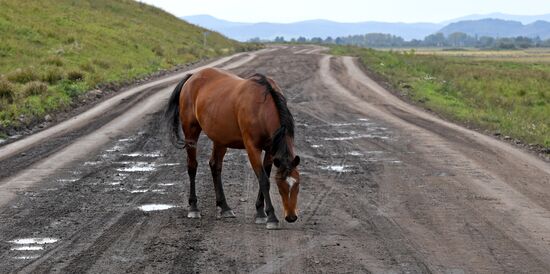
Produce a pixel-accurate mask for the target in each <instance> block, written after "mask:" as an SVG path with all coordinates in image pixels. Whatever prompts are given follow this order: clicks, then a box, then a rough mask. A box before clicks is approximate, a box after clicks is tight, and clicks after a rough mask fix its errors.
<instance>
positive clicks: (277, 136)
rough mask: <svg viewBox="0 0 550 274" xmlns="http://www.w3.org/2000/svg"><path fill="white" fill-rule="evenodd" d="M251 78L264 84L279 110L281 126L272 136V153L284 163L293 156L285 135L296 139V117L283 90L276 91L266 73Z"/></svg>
mask: <svg viewBox="0 0 550 274" xmlns="http://www.w3.org/2000/svg"><path fill="white" fill-rule="evenodd" d="M249 79H250V80H252V81H254V82H255V83H257V84H260V85H262V86H264V87H265V88H266V90H267V91H268V92H269V94H270V95H271V97H272V98H273V101H274V102H275V107H276V108H277V111H278V112H279V121H280V123H281V127H280V128H279V129H277V131H275V133H274V134H273V136H272V137H271V142H272V145H271V155H273V156H274V157H275V158H276V159H279V160H282V161H283V163H284V162H286V161H288V159H290V157H292V155H291V154H290V148H289V147H288V143H287V142H286V140H285V139H286V138H285V137H287V136H288V137H290V138H292V139H294V117H292V114H291V113H290V110H288V106H287V104H286V98H285V97H284V95H283V94H282V93H281V92H278V91H276V90H275V89H274V88H273V86H271V84H270V83H269V81H268V80H267V77H266V76H265V75H263V74H259V73H256V74H254V75H252V76H251V77H250V78H249ZM290 160H292V159H290Z"/></svg>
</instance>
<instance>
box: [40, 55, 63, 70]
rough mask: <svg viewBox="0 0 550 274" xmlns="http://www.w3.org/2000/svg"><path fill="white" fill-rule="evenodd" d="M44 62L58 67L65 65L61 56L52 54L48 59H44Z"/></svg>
mask: <svg viewBox="0 0 550 274" xmlns="http://www.w3.org/2000/svg"><path fill="white" fill-rule="evenodd" d="M42 63H44V64H46V65H53V66H57V67H62V66H63V59H62V58H61V57H60V56H57V55H52V56H50V57H48V58H47V59H46V60H44V61H43V62H42Z"/></svg>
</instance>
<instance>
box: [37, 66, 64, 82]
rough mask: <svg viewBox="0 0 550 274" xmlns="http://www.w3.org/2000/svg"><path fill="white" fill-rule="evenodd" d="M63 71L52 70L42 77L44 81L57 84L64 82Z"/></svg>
mask: <svg viewBox="0 0 550 274" xmlns="http://www.w3.org/2000/svg"><path fill="white" fill-rule="evenodd" d="M63 77H64V75H63V71H62V70H61V69H59V68H50V69H48V70H46V72H44V74H43V75H42V81H44V82H48V83H50V84H55V83H57V82H59V81H61V80H63Z"/></svg>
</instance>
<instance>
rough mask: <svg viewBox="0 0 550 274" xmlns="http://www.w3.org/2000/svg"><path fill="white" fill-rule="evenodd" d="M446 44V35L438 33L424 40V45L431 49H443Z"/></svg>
mask: <svg viewBox="0 0 550 274" xmlns="http://www.w3.org/2000/svg"><path fill="white" fill-rule="evenodd" d="M445 44H446V39H445V35H443V33H441V32H438V33H436V34H431V35H428V36H426V37H425V38H424V45H426V46H431V47H443V46H445Z"/></svg>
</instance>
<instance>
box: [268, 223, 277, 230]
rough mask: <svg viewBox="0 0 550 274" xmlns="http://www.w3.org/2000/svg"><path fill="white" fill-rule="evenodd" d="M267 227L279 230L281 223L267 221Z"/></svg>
mask: <svg viewBox="0 0 550 274" xmlns="http://www.w3.org/2000/svg"><path fill="white" fill-rule="evenodd" d="M265 228H267V229H268V230H277V229H280V227H279V223H267V224H266V225H265Z"/></svg>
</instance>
